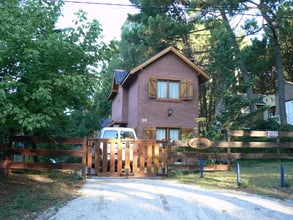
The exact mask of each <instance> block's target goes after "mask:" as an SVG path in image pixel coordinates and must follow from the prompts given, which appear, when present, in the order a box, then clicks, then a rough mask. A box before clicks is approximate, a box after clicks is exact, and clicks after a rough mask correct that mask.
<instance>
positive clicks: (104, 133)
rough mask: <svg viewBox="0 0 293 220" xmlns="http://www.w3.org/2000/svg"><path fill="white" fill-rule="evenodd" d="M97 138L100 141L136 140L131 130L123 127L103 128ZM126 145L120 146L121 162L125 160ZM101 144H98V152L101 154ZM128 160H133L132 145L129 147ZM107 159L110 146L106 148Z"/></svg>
mask: <svg viewBox="0 0 293 220" xmlns="http://www.w3.org/2000/svg"><path fill="white" fill-rule="evenodd" d="M98 138H102V139H121V140H136V139H137V136H136V133H135V130H134V129H133V128H125V127H105V128H103V129H102V130H101V131H100V133H99V134H98ZM125 148H126V143H123V146H122V160H125ZM102 149H103V143H101V144H100V151H101V152H102ZM129 150H130V160H131V161H132V160H133V144H130V145H129ZM107 154H108V159H109V158H110V146H109V145H108V147H107ZM115 159H117V144H116V145H115Z"/></svg>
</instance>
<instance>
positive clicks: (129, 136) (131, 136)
mask: <svg viewBox="0 0 293 220" xmlns="http://www.w3.org/2000/svg"><path fill="white" fill-rule="evenodd" d="M120 138H121V139H135V136H134V134H133V132H132V131H120Z"/></svg>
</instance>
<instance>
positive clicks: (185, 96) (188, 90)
mask: <svg viewBox="0 0 293 220" xmlns="http://www.w3.org/2000/svg"><path fill="white" fill-rule="evenodd" d="M180 98H181V99H182V100H191V99H192V98H193V86H192V81H190V80H182V81H180Z"/></svg>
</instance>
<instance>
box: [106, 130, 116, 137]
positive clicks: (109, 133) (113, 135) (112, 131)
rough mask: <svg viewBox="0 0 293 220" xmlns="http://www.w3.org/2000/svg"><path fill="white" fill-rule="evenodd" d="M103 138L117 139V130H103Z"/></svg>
mask: <svg viewBox="0 0 293 220" xmlns="http://www.w3.org/2000/svg"><path fill="white" fill-rule="evenodd" d="M103 138H106V139H107V138H115V139H117V138H118V131H115V130H108V131H104V134H103Z"/></svg>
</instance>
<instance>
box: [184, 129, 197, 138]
mask: <svg viewBox="0 0 293 220" xmlns="http://www.w3.org/2000/svg"><path fill="white" fill-rule="evenodd" d="M193 137H194V134H193V129H192V128H181V139H182V138H188V139H189V138H193Z"/></svg>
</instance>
